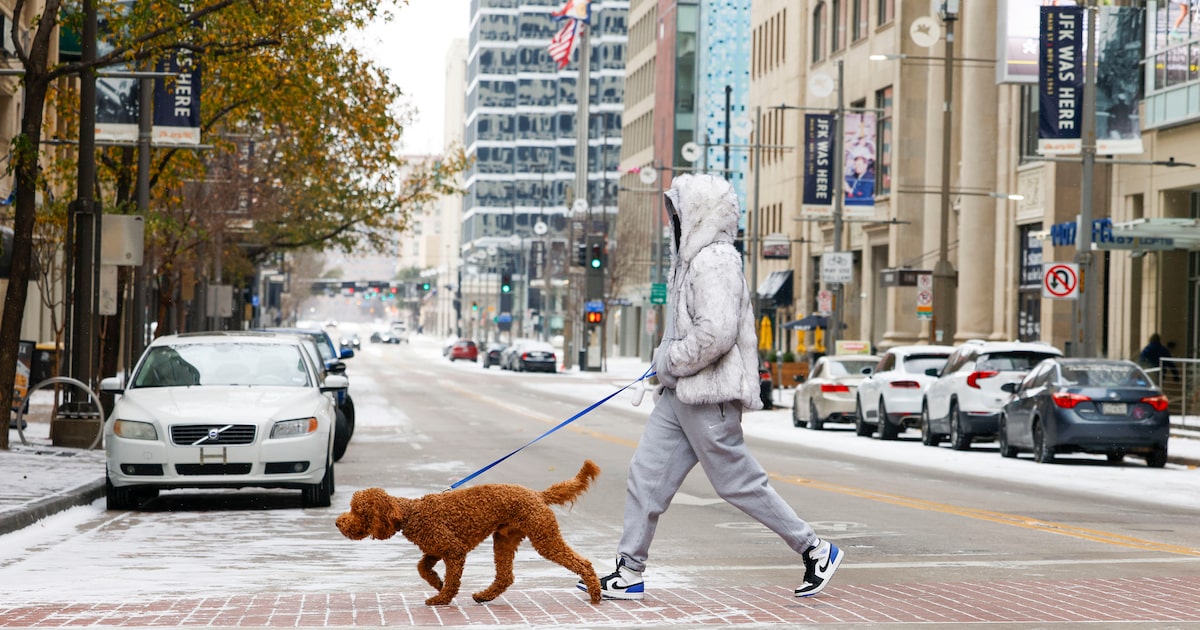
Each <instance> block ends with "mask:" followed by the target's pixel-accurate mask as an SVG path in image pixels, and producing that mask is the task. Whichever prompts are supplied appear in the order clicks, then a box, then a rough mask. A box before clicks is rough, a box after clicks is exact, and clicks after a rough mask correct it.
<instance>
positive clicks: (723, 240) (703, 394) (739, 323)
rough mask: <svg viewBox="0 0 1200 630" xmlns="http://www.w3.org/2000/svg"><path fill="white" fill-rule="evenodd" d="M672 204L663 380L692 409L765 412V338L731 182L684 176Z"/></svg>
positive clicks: (676, 183) (659, 364) (660, 352)
mask: <svg viewBox="0 0 1200 630" xmlns="http://www.w3.org/2000/svg"><path fill="white" fill-rule="evenodd" d="M666 197H667V208H668V211H669V213H670V216H671V224H672V228H673V230H672V234H671V252H672V256H671V268H670V272H669V274H668V277H667V282H668V287H667V317H666V319H667V321H666V329H665V331H664V336H663V341H662V344H661V345H660V346H659V348H658V357H659V358H658V360H657V361H656V366H657V367H656V369H657V371H658V372H659V379H660V380H661V381H662V382H663V383H664V384H665V385H666V386H668V387H674V388H675V394H676V396H678V398H679V400H681V401H683V402H685V403H688V404H711V403H721V402H729V401H735V400H736V401H738V402H740V403H741V404H742V406H743V408H745V409H761V408H762V400H761V398H760V397H759V383H758V334H757V332H756V330H755V326H754V311H753V306H752V303H751V301H750V292H749V290H748V288H747V286H746V276H745V274H744V273H743V271H742V257H741V254H739V253H738V251H737V249H736V248H735V247H734V239H735V238H736V236H737V223H738V215H739V214H740V210H739V208H738V204H737V195H736V194H735V193H734V191H733V187H732V186H730V184H729V182H727V181H725V180H724V179H723V178H720V177H716V176H713V175H681V176H679V177H676V178H675V180H674V182H673V183H672V185H671V189H670V190H669V191H667V193H666Z"/></svg>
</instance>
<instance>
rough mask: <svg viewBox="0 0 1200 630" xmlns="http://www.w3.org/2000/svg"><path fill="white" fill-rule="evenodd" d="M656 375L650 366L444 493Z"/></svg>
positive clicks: (447, 489)
mask: <svg viewBox="0 0 1200 630" xmlns="http://www.w3.org/2000/svg"><path fill="white" fill-rule="evenodd" d="M655 374H656V372H655V371H654V366H650V367H649V368H647V369H646V371H645V373H643V374H642V375H641V376H639V377H638V378H637V379H636V380H634V381H633V382H631V383H629V384H628V385H626V386H624V387H622V388H621V389H618V390H617V391H615V392H613V393H611V394H609V395H607V396H605V397H604V398H601V399H600V400H598V401H596V402H594V403H592V404H591V405H589V406H588V407H587V408H586V409H584V410H582V411H580V412H578V413H576V414H575V415H573V416H571V417H570V418H567V419H566V420H563V421H562V422H560V423H558V425H557V426H555V427H554V428H552V429H550V430H549V431H546V432H545V433H543V434H541V435H539V436H537V437H535V438H533V439H532V440H530V441H528V442H526V443H525V444H524V445H523V446H521V447H519V448H517V449H516V450H514V451H513V452H511V453H509V454H508V455H505V456H504V457H501V458H500V459H497V460H496V461H494V462H492V463H490V464H488V465H487V466H484V467H483V468H480V469H479V470H476V471H475V472H473V473H471V474H469V475H467V476H466V477H463V478H462V479H460V480H458V481H456V482H454V483H453V484H450V487H449V488H446V489H445V490H444V491H443V492H449V491H450V490H454V489H456V488H458V487H459V486H461V485H463V484H464V483H467V482H468V481H470V480H472V479H474V478H476V477H478V476H479V475H482V474H483V473H485V472H487V471H489V470H491V469H492V468H494V467H495V466H496V465H497V464H499V463H500V462H503V461H504V460H506V459H508V458H509V457H512V456H513V455H516V454H517V453H520V452H521V451H523V450H525V449H526V448H527V447H529V446H532V445H533V444H535V443H536V442H538V441H539V440H541V439H542V438H544V437H546V436H547V435H550V434H551V433H554V432H555V431H557V430H559V429H561V428H563V427H565V426H567V425H568V424H571V423H572V422H575V421H576V420H578V419H579V418H581V417H583V416H585V415H587V414H588V413H590V412H591V411H592V410H593V409H595V408H596V407H599V406H600V405H603V404H604V403H606V402H608V401H609V400H611V399H612V398H613V396H616V395H617V394H620V393H621V392H623V391H625V390H627V389H629V388H630V387H633V386H634V385H637V384H638V383H640V382H642V381H644V380H646V379H648V378H650V377H651V376H654V375H655Z"/></svg>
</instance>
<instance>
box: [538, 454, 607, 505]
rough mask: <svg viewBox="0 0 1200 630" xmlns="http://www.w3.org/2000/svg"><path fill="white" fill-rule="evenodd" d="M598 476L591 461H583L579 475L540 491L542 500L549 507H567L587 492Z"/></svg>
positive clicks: (598, 472)
mask: <svg viewBox="0 0 1200 630" xmlns="http://www.w3.org/2000/svg"><path fill="white" fill-rule="evenodd" d="M599 474H600V467H599V466H597V465H596V462H593V461H592V460H590V459H588V460H584V462H583V468H580V469H579V474H577V475H575V476H574V477H572V478H571V479H568V480H566V481H560V482H558V483H556V484H554V485H553V486H550V487H549V488H546V489H545V490H543V491H542V500H543V501H545V502H546V503H547V504H549V505H567V504H569V503H574V502H575V500H576V499H578V498H579V495H581V494H583V493H584V492H586V491H587V489H588V488H589V487H590V486H591V485H592V480H593V479H595V478H596V476H597V475H599Z"/></svg>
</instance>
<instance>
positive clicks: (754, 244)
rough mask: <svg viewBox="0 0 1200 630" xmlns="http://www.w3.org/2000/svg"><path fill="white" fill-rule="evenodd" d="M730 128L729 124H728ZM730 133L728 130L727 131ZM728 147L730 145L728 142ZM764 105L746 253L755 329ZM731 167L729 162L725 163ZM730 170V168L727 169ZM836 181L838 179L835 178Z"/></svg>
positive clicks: (757, 116)
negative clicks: (748, 260)
mask: <svg viewBox="0 0 1200 630" xmlns="http://www.w3.org/2000/svg"><path fill="white" fill-rule="evenodd" d="M726 130H728V126H726ZM726 133H728V131H726ZM725 146H726V147H728V146H729V145H728V144H726V145H725ZM762 148H763V138H762V105H755V106H754V146H753V149H754V214H752V215H751V216H750V233H749V234H747V235H746V239H745V242H746V255H748V256H750V304H751V305H752V306H753V309H754V329H755V330H758V307H759V304H758V213H759V210H760V208H759V207H758V201H759V183H760V182H761V181H762ZM725 168H726V169H728V168H729V164H728V163H726V164H725ZM726 172H728V170H727V171H726ZM835 181H836V180H835Z"/></svg>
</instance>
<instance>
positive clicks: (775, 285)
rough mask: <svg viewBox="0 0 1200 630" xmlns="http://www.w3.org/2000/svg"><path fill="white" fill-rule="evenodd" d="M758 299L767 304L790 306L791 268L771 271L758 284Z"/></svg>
mask: <svg viewBox="0 0 1200 630" xmlns="http://www.w3.org/2000/svg"><path fill="white" fill-rule="evenodd" d="M758 299H759V300H760V301H763V302H767V303H768V304H767V306H776V307H778V306H791V305H792V270H791V269H788V270H787V271H772V272H771V275H769V276H767V279H766V280H763V281H762V284H759V285H758Z"/></svg>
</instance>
